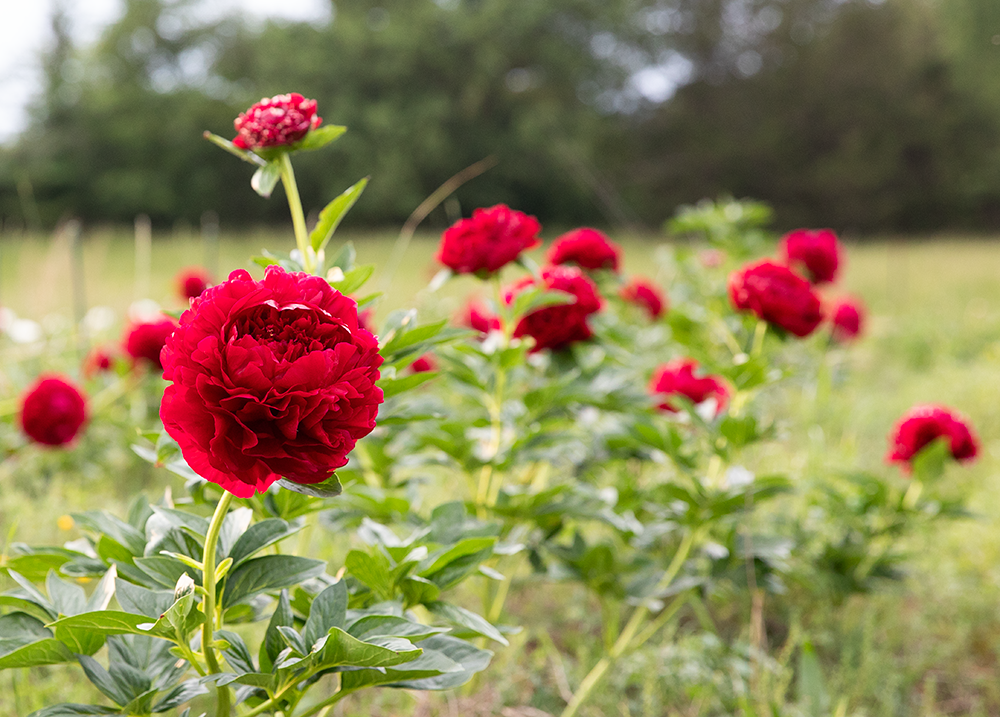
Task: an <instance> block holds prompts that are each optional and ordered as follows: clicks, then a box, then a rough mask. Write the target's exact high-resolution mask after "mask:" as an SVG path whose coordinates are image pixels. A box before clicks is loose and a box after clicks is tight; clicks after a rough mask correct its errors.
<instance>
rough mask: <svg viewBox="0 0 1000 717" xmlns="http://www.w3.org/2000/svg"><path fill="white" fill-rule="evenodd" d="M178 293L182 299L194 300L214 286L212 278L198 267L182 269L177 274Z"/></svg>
mask: <svg viewBox="0 0 1000 717" xmlns="http://www.w3.org/2000/svg"><path fill="white" fill-rule="evenodd" d="M176 282H177V293H178V294H180V296H181V298H182V299H194V298H196V297H198V296H201V292H203V291H204V290H205V289H207V288H208V287H209V286H211V284H212V277H211V276H209V274H208V272H207V271H205V270H204V269H202V268H201V267H198V266H190V267H188V268H186V269H181V271H180V272H179V273H178V274H177V278H176Z"/></svg>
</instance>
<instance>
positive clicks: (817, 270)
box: [778, 229, 840, 284]
mask: <svg viewBox="0 0 1000 717" xmlns="http://www.w3.org/2000/svg"><path fill="white" fill-rule="evenodd" d="M778 252H779V253H780V255H781V258H782V260H783V261H784V262H785V263H786V264H788V265H790V266H796V267H798V266H801V267H802V268H804V269H805V273H806V274H807V275H808V276H809V278H810V279H812V282H813V283H814V284H825V283H827V282H831V281H833V280H834V277H836V276H837V267H838V266H839V265H840V242H839V241H837V235H836V234H834V233H833V231H832V230H831V229H817V230H816V231H810V230H808V229H796V230H795V231H793V232H789V233H788V234H786V235H785V236H783V237H782V238H781V243H780V244H779V245H778Z"/></svg>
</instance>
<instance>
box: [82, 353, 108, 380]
mask: <svg viewBox="0 0 1000 717" xmlns="http://www.w3.org/2000/svg"><path fill="white" fill-rule="evenodd" d="M114 363H115V360H114V357H113V356H112V355H111V352H110V351H108V350H107V349H105V348H101V347H100V346H98V347H96V348H94V349H92V350H91V351H90V353H88V354H87V356H86V358H84V359H83V375H84V376H86V377H87V378H90V377H92V376H96V375H97V374H99V373H103V372H104V371H110V370H111V367H112V366H114Z"/></svg>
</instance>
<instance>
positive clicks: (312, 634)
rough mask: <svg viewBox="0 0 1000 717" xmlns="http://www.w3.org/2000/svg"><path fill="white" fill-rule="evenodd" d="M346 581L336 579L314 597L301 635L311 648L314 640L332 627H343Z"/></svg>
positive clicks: (345, 614)
mask: <svg viewBox="0 0 1000 717" xmlns="http://www.w3.org/2000/svg"><path fill="white" fill-rule="evenodd" d="M348 598H349V596H348V594H347V583H345V582H344V581H343V580H338V581H337V582H335V583H334V584H333V585H331V586H329V587H328V588H326V589H325V590H323V592H321V593H320V594H319V595H317V596H316V597H315V599H313V601H312V606H311V607H310V608H309V618H308V619H307V620H306V625H305V628H303V630H302V636H303V638H304V639H305V643H306V645H307V646H308V647H309V648H310V649H311V648H312V646H313V645H315V644H316V641H317V640H319V639H320V638H321V637H323V636H324V635H326V634H328V633H329V632H330V628H332V627H340V628H342V627H344V622H345V621H346V619H347V602H348Z"/></svg>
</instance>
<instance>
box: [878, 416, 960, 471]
mask: <svg viewBox="0 0 1000 717" xmlns="http://www.w3.org/2000/svg"><path fill="white" fill-rule="evenodd" d="M941 437H944V438H947V439H948V442H949V444H950V447H951V455H952V457H954V458H955V460H957V461H971V460H972V459H973V458H975V457H976V455H977V454H978V453H979V441H978V440H977V439H976V436H975V434H974V433H973V432H972V427H971V426H970V425H969V422H968V419H966V418H965V417H964V416H962V415H961V414H960V413H958V412H957V411H953V410H951V409H950V408H946V407H944V406H936V405H925V406H914V407H913V408H911V409H910V410H909V411H907V412H906V415H904V416H903V417H902V418H901V419H900V420H899V423H897V424H896V426H895V427H894V428H893V429H892V432H891V433H890V434H889V452H888V453H887V454H886V456H885V460H886V462H887V463H903V464H905V466H904V468H905V469H906V470H907V471H909V470H910V469H911V468H912V465H913V459H914V458H915V457H916V455H917V454H918V453H919V452H920V449H922V448H924V447H925V446H926V445H927V444H929V443H931V442H932V441H934V440H935V439H937V438H941Z"/></svg>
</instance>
